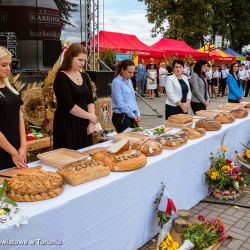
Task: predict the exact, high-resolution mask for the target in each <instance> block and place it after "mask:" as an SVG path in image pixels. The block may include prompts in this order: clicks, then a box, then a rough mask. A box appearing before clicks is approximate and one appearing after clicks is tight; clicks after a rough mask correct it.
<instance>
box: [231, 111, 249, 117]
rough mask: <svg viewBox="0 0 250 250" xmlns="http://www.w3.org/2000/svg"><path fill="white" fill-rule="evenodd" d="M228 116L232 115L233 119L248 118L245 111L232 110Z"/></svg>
mask: <svg viewBox="0 0 250 250" xmlns="http://www.w3.org/2000/svg"><path fill="white" fill-rule="evenodd" d="M230 114H232V115H233V116H234V117H235V118H239V119H241V118H245V117H247V116H248V112H247V111H246V110H245V109H234V110H231V111H230Z"/></svg>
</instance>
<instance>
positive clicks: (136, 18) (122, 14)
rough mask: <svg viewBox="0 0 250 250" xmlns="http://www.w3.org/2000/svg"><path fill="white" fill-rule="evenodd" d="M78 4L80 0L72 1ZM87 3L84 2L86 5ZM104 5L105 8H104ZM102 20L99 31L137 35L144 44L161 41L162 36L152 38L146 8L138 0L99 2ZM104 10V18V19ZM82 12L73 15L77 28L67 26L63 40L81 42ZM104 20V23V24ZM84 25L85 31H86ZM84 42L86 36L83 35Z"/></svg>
mask: <svg viewBox="0 0 250 250" xmlns="http://www.w3.org/2000/svg"><path fill="white" fill-rule="evenodd" d="M70 1H71V2H74V3H78V4H79V2H80V0H70ZM84 3H85V1H84V0H82V4H83V5H84ZM103 3H104V8H103ZM99 4H100V6H99V9H100V18H99V22H100V25H99V30H106V31H113V32H121V33H126V34H132V35H136V36H137V37H138V38H139V39H140V40H141V41H142V42H144V43H146V44H147V45H151V44H153V43H155V42H156V41H158V40H159V38H160V36H158V37H154V38H152V36H151V29H152V28H153V24H149V23H148V21H147V17H146V6H145V4H144V3H143V2H138V1H137V0H99ZM103 9H104V18H103ZM79 13H80V11H78V12H76V13H73V14H72V18H70V21H71V22H72V23H73V24H74V25H75V26H76V27H71V26H66V27H65V30H63V31H62V35H61V40H70V41H73V42H79V41H80V40H81V37H80V14H79ZM83 19H84V16H83ZM103 20H104V22H103ZM84 28H85V27H84V24H83V30H84ZM83 40H84V34H83Z"/></svg>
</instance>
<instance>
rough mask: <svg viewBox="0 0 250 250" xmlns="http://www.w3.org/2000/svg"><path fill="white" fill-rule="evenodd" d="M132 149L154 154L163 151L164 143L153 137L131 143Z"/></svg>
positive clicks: (145, 153) (149, 154) (150, 154)
mask: <svg viewBox="0 0 250 250" xmlns="http://www.w3.org/2000/svg"><path fill="white" fill-rule="evenodd" d="M131 149H136V150H139V151H141V152H142V153H143V154H144V155H146V156H154V155H158V154H160V153H161V152H162V145H161V144H160V143H159V142H157V141H155V140H153V139H149V140H144V141H141V142H137V143H134V144H133V145H131Z"/></svg>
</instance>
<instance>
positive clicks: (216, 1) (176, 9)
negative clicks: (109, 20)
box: [138, 0, 250, 51]
mask: <svg viewBox="0 0 250 250" xmlns="http://www.w3.org/2000/svg"><path fill="white" fill-rule="evenodd" d="M138 1H141V2H144V3H145V5H146V7H147V18H148V21H149V23H153V24H154V27H153V29H152V35H153V36H155V35H156V34H162V35H163V37H168V38H173V39H181V40H184V41H186V42H187V43H188V44H189V45H191V46H192V47H195V48H198V47H200V46H201V45H203V44H204V43H206V42H210V43H214V40H215V35H222V36H223V41H224V44H226V43H228V42H229V44H230V45H231V47H232V48H233V49H236V50H237V51H240V50H241V48H242V47H243V46H245V45H247V44H249V43H250V20H249V19H250V15H249V13H250V5H249V2H248V1H249V0H238V1H236V0H202V1H201V0H138Z"/></svg>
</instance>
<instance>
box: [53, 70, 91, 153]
mask: <svg viewBox="0 0 250 250" xmlns="http://www.w3.org/2000/svg"><path fill="white" fill-rule="evenodd" d="M81 75H82V78H83V84H82V85H81V86H79V85H77V84H76V83H74V82H73V81H72V80H71V79H70V78H69V77H68V76H67V75H66V74H65V73H64V72H59V73H58V75H57V76H56V79H55V82H54V86H53V88H54V91H55V95H56V100H57V109H56V111H55V114H54V128H53V146H54V149H57V148H69V149H80V148H83V147H86V146H90V145H92V144H93V143H92V136H91V135H87V127H88V124H89V120H86V119H82V118H79V117H77V116H74V115H72V114H70V113H69V111H70V110H71V109H72V108H73V107H74V105H75V104H76V105H78V106H79V107H80V108H82V109H84V110H85V111H88V104H90V103H94V101H93V95H92V90H91V85H90V82H89V79H88V78H87V76H85V74H84V73H82V74H81Z"/></svg>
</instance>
